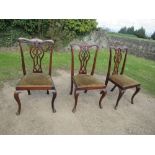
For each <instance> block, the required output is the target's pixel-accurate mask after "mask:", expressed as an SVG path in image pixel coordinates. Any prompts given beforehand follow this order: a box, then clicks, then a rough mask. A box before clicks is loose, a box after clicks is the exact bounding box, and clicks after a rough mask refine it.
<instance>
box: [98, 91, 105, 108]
mask: <svg viewBox="0 0 155 155" xmlns="http://www.w3.org/2000/svg"><path fill="white" fill-rule="evenodd" d="M100 94H102V95H101V97H100V100H99V107H100V109H102V104H101V102H102V99H103V98H104V97H105V95H106V94H107V91H106V90H105V91H104V90H103V91H101V92H100Z"/></svg>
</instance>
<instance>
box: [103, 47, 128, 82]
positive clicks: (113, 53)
mask: <svg viewBox="0 0 155 155" xmlns="http://www.w3.org/2000/svg"><path fill="white" fill-rule="evenodd" d="M109 52H110V53H109V65H108V72H107V78H106V84H107V83H108V78H109V76H110V75H111V74H112V75H113V74H123V73H124V69H125V64H126V59H127V53H128V48H127V47H125V46H117V47H115V46H111V47H110V48H109ZM121 63H122V64H121ZM112 64H113V69H112Z"/></svg>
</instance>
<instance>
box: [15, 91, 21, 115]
mask: <svg viewBox="0 0 155 155" xmlns="http://www.w3.org/2000/svg"><path fill="white" fill-rule="evenodd" d="M19 93H21V92H19V91H15V92H14V99H15V100H16V102H17V104H18V110H17V112H16V115H20V112H21V102H20V99H19Z"/></svg>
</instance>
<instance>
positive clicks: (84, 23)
mask: <svg viewBox="0 0 155 155" xmlns="http://www.w3.org/2000/svg"><path fill="white" fill-rule="evenodd" d="M96 26H97V22H96V20H94V19H53V20H52V19H14V20H11V19H6V20H5V19H2V20H0V31H1V33H3V35H4V36H5V35H7V36H8V37H9V38H13V39H12V41H13V42H12V43H8V45H12V44H13V43H14V41H15V40H16V39H17V38H16V37H19V35H14V34H12V33H11V32H14V33H18V34H21V36H20V37H24V36H25V35H26V36H31V37H40V38H52V39H54V40H56V44H57V45H56V46H63V45H64V44H67V43H68V42H69V41H70V40H72V39H73V38H75V37H78V36H81V35H85V34H86V33H89V32H91V31H92V30H94V29H96ZM21 32H23V34H24V36H23V35H22V33H21ZM9 34H10V36H9ZM3 35H1V36H3ZM2 38H3V37H0V39H2ZM4 40H5V39H4Z"/></svg>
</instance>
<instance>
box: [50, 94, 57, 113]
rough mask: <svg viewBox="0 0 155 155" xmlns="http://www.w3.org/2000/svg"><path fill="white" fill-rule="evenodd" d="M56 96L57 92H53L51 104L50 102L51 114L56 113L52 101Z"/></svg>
mask: <svg viewBox="0 0 155 155" xmlns="http://www.w3.org/2000/svg"><path fill="white" fill-rule="evenodd" d="M56 96H57V92H53V97H52V102H51V106H52V110H53V113H56V109H55V107H54V101H55V99H56Z"/></svg>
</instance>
